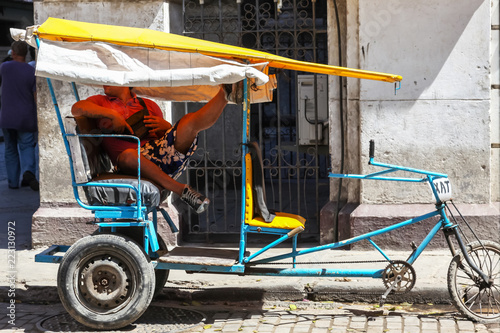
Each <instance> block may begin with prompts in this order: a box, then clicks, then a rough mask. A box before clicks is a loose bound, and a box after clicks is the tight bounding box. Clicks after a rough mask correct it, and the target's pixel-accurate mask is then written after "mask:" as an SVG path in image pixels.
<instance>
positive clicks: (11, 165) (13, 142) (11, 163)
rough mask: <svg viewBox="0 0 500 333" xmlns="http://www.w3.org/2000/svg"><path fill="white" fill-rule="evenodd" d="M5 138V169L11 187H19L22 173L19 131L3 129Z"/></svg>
mask: <svg viewBox="0 0 500 333" xmlns="http://www.w3.org/2000/svg"><path fill="white" fill-rule="evenodd" d="M3 136H4V140H5V169H6V170H7V180H8V183H9V187H10V188H18V187H19V177H20V175H21V163H20V161H19V152H18V150H17V131H16V130H13V129H5V128H4V129H3Z"/></svg>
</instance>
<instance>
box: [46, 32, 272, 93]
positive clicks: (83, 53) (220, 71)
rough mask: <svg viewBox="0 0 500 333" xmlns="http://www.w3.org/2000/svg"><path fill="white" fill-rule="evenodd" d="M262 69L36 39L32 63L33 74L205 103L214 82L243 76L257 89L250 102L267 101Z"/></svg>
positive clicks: (215, 86)
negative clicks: (33, 61)
mask: <svg viewBox="0 0 500 333" xmlns="http://www.w3.org/2000/svg"><path fill="white" fill-rule="evenodd" d="M265 69H266V64H253V65H245V64H241V63H238V62H236V61H230V60H225V59H217V58H214V57H208V56H205V55H202V54H199V53H184V52H176V51H165V50H158V49H149V48H140V47H128V46H121V45H114V44H108V43H103V42H81V43H70V42H59V41H50V40H41V41H40V47H39V52H38V56H37V63H36V75H37V76H42V77H48V78H52V79H58V80H64V81H73V82H76V83H79V84H87V85H115V86H129V87H136V88H137V89H136V92H137V93H139V94H141V95H145V96H149V97H154V98H159V99H165V100H175V101H207V100H209V99H211V97H213V96H214V95H215V94H216V93H217V91H218V90H219V87H218V86H219V85H220V84H231V83H236V82H239V81H241V80H243V79H245V78H248V79H250V80H251V81H252V82H253V83H255V85H257V86H262V87H261V89H260V90H262V91H260V93H256V94H254V95H255V96H252V98H251V100H252V102H264V101H269V100H271V99H272V89H274V88H275V84H276V82H275V80H271V82H270V81H269V77H268V76H267V75H266V74H265V73H264V72H263V71H265ZM266 84H267V85H266ZM178 87H184V88H182V89H179V88H178ZM186 87H189V88H186ZM176 88H177V89H176ZM257 96H258V97H257Z"/></svg>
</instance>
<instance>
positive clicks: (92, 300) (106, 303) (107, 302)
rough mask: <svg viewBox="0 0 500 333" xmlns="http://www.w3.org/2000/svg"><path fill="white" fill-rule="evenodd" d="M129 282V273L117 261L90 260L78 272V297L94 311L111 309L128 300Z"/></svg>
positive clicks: (108, 259)
mask: <svg viewBox="0 0 500 333" xmlns="http://www.w3.org/2000/svg"><path fill="white" fill-rule="evenodd" d="M130 281H131V274H130V271H129V270H128V269H126V267H125V265H124V264H123V263H122V262H121V261H120V260H119V259H117V258H114V257H112V256H105V257H100V258H92V259H91V260H89V261H88V262H87V263H86V264H85V265H84V266H83V268H82V269H81V270H80V274H79V281H78V288H79V291H80V297H82V298H83V300H84V301H85V303H86V304H87V305H88V306H89V307H90V308H92V309H94V310H103V309H113V308H116V307H118V306H120V305H121V304H123V303H124V302H125V301H126V300H127V299H128V295H129V293H130V290H129V289H130V288H129V286H130Z"/></svg>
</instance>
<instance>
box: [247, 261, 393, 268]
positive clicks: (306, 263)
mask: <svg viewBox="0 0 500 333" xmlns="http://www.w3.org/2000/svg"><path fill="white" fill-rule="evenodd" d="M392 261H393V260H358V261H312V262H296V263H295V265H331V264H371V263H374V262H385V263H390V262H392ZM258 265H294V263H293V262H267V263H260V264H252V263H249V264H247V266H249V267H255V266H258Z"/></svg>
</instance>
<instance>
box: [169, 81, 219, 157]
mask: <svg viewBox="0 0 500 333" xmlns="http://www.w3.org/2000/svg"><path fill="white" fill-rule="evenodd" d="M226 105H227V100H226V95H225V93H224V90H223V89H222V88H221V89H220V90H219V93H218V94H217V95H216V96H215V97H214V98H212V99H211V100H210V101H209V102H208V103H207V104H205V105H204V106H203V107H202V108H201V109H199V110H198V111H196V112H193V113H188V114H186V115H184V116H183V117H182V118H181V120H179V123H178V125H177V136H176V139H175V143H174V146H175V149H177V151H179V152H181V153H183V154H186V153H187V151H188V150H189V147H191V144H192V143H193V141H194V139H195V138H196V136H197V135H198V133H199V132H201V131H203V130H206V129H208V128H210V127H212V126H213V125H214V124H215V122H216V121H217V119H219V117H220V115H221V114H222V111H223V110H224V107H225V106H226Z"/></svg>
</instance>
